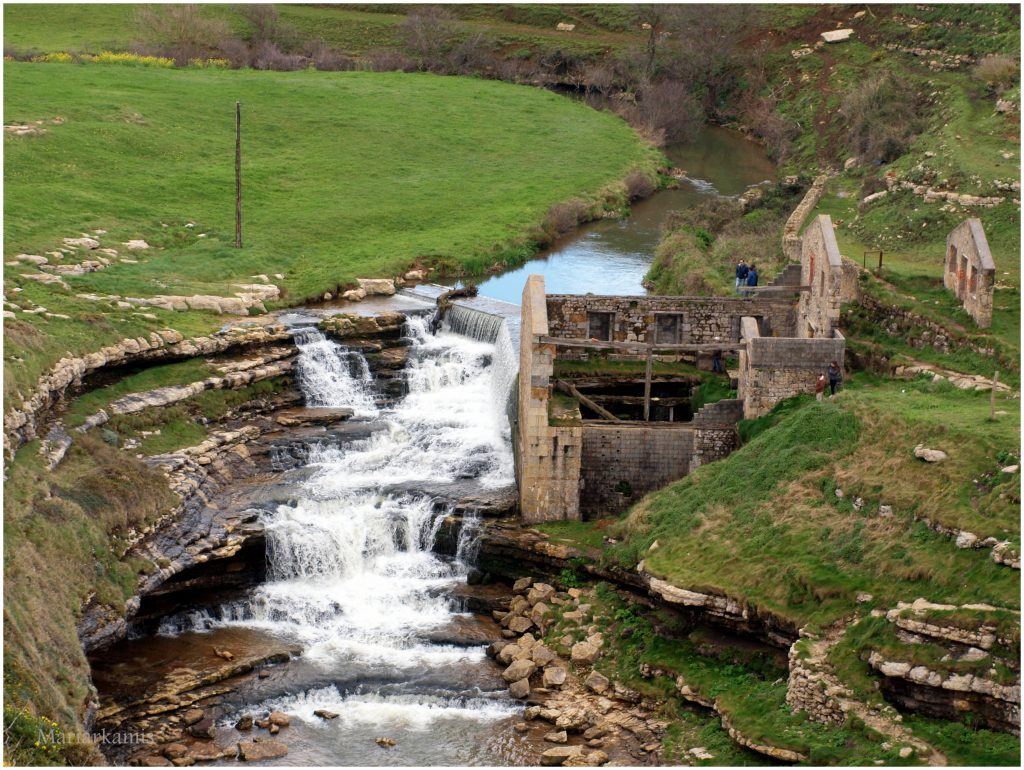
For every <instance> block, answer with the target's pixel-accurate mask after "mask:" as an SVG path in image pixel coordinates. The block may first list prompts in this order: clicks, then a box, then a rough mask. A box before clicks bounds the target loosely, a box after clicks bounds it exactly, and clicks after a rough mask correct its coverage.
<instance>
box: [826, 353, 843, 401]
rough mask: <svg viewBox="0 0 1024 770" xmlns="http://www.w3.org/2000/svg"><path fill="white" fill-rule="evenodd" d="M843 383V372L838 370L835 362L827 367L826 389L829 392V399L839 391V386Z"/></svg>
mask: <svg viewBox="0 0 1024 770" xmlns="http://www.w3.org/2000/svg"><path fill="white" fill-rule="evenodd" d="M842 382H843V370H842V369H840V368H839V364H838V363H837V362H835V361H833V362H832V363H830V364H829V365H828V387H829V390H831V393H830V394H829V398H831V397H832V396H834V395H835V394H836V391H837V390H839V386H840V385H841V384H842Z"/></svg>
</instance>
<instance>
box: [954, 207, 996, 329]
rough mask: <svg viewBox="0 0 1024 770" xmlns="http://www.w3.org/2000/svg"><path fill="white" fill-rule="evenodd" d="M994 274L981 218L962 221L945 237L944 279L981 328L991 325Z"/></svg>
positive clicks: (993, 263)
mask: <svg viewBox="0 0 1024 770" xmlns="http://www.w3.org/2000/svg"><path fill="white" fill-rule="evenodd" d="M995 278H996V265H995V262H994V261H993V260H992V252H991V251H990V250H989V248H988V240H987V239H986V238H985V230H984V229H983V228H982V226H981V220H980V219H975V218H973V217H972V218H971V219H968V220H966V221H964V222H961V223H960V224H959V225H957V226H956V227H955V228H954V229H953V231H952V232H951V233H950V234H949V236H948V237H947V238H946V258H945V262H944V269H943V283H944V284H945V286H946V288H947V289H949V290H950V291H952V292H953V293H954V294H956V296H957V298H958V299H959V300H960V301H961V302H962V303H963V306H964V310H966V311H967V313H968V314H969V315H970V316H971V318H973V319H974V322H975V323H976V324H978V326H980V327H981V328H983V329H985V328H988V327H989V326H991V325H992V295H993V292H994V291H995Z"/></svg>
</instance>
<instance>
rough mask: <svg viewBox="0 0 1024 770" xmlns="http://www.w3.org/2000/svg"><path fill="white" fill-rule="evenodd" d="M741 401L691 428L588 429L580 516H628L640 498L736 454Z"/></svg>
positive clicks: (703, 416)
mask: <svg viewBox="0 0 1024 770" xmlns="http://www.w3.org/2000/svg"><path fill="white" fill-rule="evenodd" d="M742 418H743V404H742V402H741V401H738V400H735V399H729V400H725V401H718V402H716V403H713V404H708V405H706V406H705V407H704V408H702V409H701V410H700V411H699V412H697V414H695V415H694V418H693V421H692V422H688V423H657V422H652V423H638V422H628V423H627V422H623V423H614V422H599V423H598V422H594V423H590V422H588V423H586V424H585V425H584V426H583V461H582V464H581V473H582V477H583V484H582V487H581V489H580V511H581V512H582V515H583V517H584V518H595V517H599V516H603V515H608V514H614V513H619V512H621V511H624V510H625V509H626V508H628V507H629V506H630V505H632V504H633V503H635V502H637V501H638V500H639V499H640V498H641V497H643V496H644V495H646V494H648V493H649V492H653V491H654V490H656V489H661V488H662V487H664V486H666V485H667V484H671V483H672V482H673V481H678V480H679V479H681V478H683V477H684V476H687V475H689V474H690V473H692V472H693V470H694V469H696V468H699V467H700V466H701V465H703V464H704V463H708V462H712V461H714V460H720V459H722V458H723V457H725V456H727V455H728V454H729V453H730V452H732V451H733V450H735V449H736V445H737V443H738V440H737V436H736V423H737V422H739V421H740V420H741V419H742Z"/></svg>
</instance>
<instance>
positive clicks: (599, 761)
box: [587, 751, 608, 767]
mask: <svg viewBox="0 0 1024 770" xmlns="http://www.w3.org/2000/svg"><path fill="white" fill-rule="evenodd" d="M607 761H608V755H607V754H605V753H604V752H603V751H592V752H590V753H589V754H587V765H589V766H590V767H600V766H601V765H603V764H605V763H606V762H607Z"/></svg>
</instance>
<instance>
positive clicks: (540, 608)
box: [530, 602, 551, 627]
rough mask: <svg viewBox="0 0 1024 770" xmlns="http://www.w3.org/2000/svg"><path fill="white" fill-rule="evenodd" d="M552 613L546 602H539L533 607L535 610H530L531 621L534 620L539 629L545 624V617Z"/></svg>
mask: <svg viewBox="0 0 1024 770" xmlns="http://www.w3.org/2000/svg"><path fill="white" fill-rule="evenodd" d="M550 611H551V608H550V607H548V605H546V604H545V603H544V602H537V603H536V604H535V605H533V609H532V610H530V620H532V621H533V622H534V623H535V624H536V625H537V626H538V627H539V626H540V625H541V624H542V623H543V622H544V616H545V615H547V614H548V613H549V612H550Z"/></svg>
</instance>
